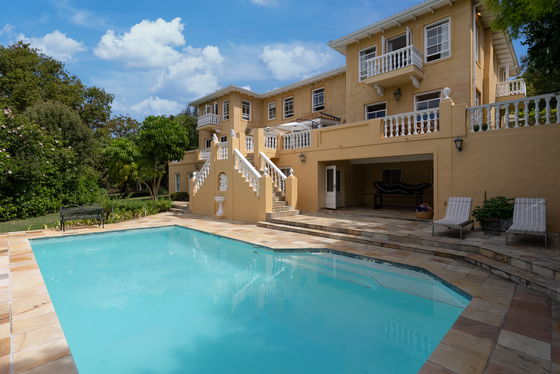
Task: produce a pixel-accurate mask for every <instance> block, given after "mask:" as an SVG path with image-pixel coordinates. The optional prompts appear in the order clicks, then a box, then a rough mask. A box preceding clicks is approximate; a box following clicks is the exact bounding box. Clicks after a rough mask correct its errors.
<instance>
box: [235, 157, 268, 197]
mask: <svg viewBox="0 0 560 374" xmlns="http://www.w3.org/2000/svg"><path fill="white" fill-rule="evenodd" d="M233 154H234V168H235V169H237V170H238V171H239V172H240V173H241V175H242V176H243V177H244V178H245V179H246V180H247V181H248V182H249V184H250V185H251V187H252V188H253V191H255V192H256V193H257V196H258V194H259V181H260V178H261V174H260V173H259V172H258V171H257V169H255V167H254V166H253V165H252V164H251V163H250V162H249V160H247V159H246V158H245V156H243V154H242V153H241V152H240V151H239V149H234V150H233Z"/></svg>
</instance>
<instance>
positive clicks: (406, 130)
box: [383, 109, 439, 138]
mask: <svg viewBox="0 0 560 374" xmlns="http://www.w3.org/2000/svg"><path fill="white" fill-rule="evenodd" d="M383 121H384V123H383V136H384V137H385V138H393V137H396V136H411V135H423V134H431V133H436V132H439V109H428V110H421V111H417V112H410V113H402V114H397V115H394V116H387V117H385V118H383Z"/></svg>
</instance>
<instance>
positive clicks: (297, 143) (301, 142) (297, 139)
mask: <svg viewBox="0 0 560 374" xmlns="http://www.w3.org/2000/svg"><path fill="white" fill-rule="evenodd" d="M282 137H283V139H284V149H296V148H307V147H310V146H311V130H304V131H298V132H294V133H291V134H285V135H282Z"/></svg>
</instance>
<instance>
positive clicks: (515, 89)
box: [496, 78, 527, 97]
mask: <svg viewBox="0 0 560 374" xmlns="http://www.w3.org/2000/svg"><path fill="white" fill-rule="evenodd" d="M526 92H527V87H526V85H525V80H524V79H523V78H519V79H513V80H509V81H505V82H498V83H496V97H503V96H511V95H525V94H526Z"/></svg>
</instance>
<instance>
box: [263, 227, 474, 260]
mask: <svg viewBox="0 0 560 374" xmlns="http://www.w3.org/2000/svg"><path fill="white" fill-rule="evenodd" d="M258 226H261V227H266V228H269V229H275V230H281V231H289V232H297V233H299V234H307V235H313V236H320V237H323V238H330V239H335V240H344V241H348V242H353V243H360V244H369V245H372V246H376V247H386V248H392V249H401V250H406V251H411V252H418V253H424V254H429V255H434V256H440V257H448V258H454V259H464V257H465V256H467V255H469V253H468V252H463V251H455V250H452V249H446V248H436V247H430V246H423V245H419V244H417V245H406V244H403V243H391V242H384V241H379V240H375V239H372V238H368V237H364V236H359V235H351V234H345V233H339V232H330V231H324V230H320V229H311V228H304V227H299V226H292V225H284V224H281V223H276V222H275V221H272V222H271V221H267V222H263V221H261V222H259V223H258Z"/></svg>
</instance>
